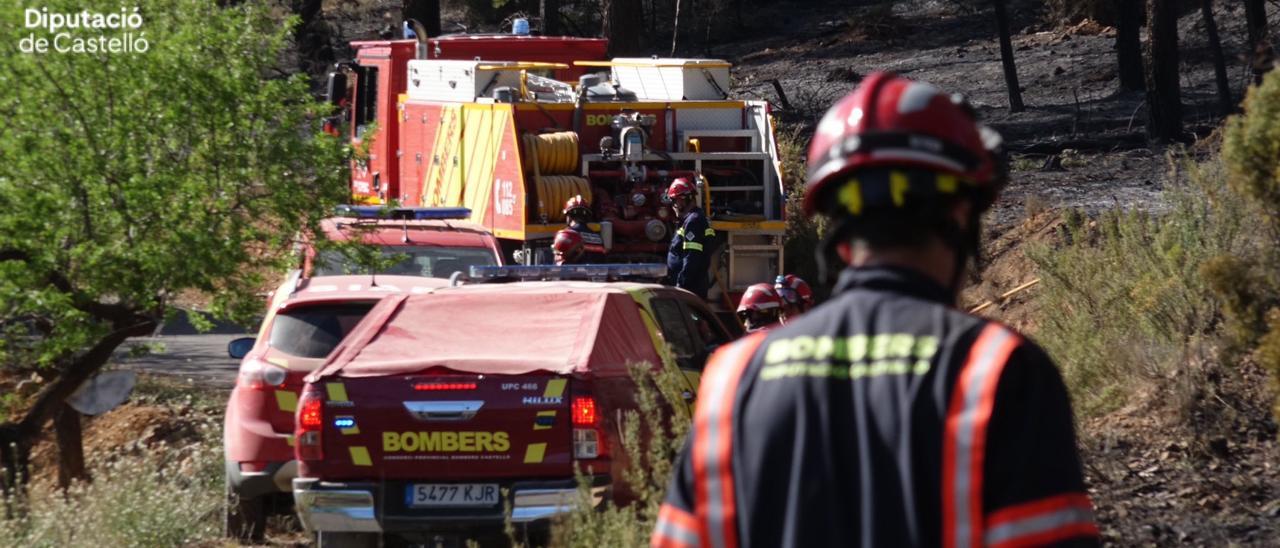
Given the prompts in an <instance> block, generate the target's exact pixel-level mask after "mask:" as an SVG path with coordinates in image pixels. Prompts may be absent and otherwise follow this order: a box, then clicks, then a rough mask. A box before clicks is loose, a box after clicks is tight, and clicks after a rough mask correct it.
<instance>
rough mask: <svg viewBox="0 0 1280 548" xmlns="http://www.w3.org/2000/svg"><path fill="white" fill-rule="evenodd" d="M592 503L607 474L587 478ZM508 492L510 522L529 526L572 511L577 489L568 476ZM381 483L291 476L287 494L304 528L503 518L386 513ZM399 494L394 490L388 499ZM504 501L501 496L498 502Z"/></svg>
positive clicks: (399, 526) (412, 526) (484, 523)
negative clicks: (331, 480) (564, 478)
mask: <svg viewBox="0 0 1280 548" xmlns="http://www.w3.org/2000/svg"><path fill="white" fill-rule="evenodd" d="M592 485H593V487H592V488H591V497H592V499H593V500H592V505H599V504H600V503H601V502H602V501H603V500H604V498H605V497H607V496H608V491H609V487H608V485H609V478H608V476H594V477H593V478H592ZM503 487H504V488H505V489H506V490H507V492H508V493H510V494H509V495H508V497H507V499H508V500H509V502H510V507H511V521H512V522H513V523H516V524H518V525H524V526H528V525H532V524H535V523H539V522H546V521H547V520H550V519H551V518H554V517H556V516H559V515H563V514H567V513H570V512H572V511H573V507H574V500H575V499H576V498H577V497H578V488H577V485H576V484H575V483H574V481H573V480H572V479H570V480H563V481H527V482H514V483H510V484H507V485H504V486H503ZM384 488H385V486H384V485H383V484H380V483H374V482H326V481H320V480H318V479H316V478H295V479H294V480H293V499H294V504H295V507H296V509H297V512H298V518H299V519H300V520H301V521H302V525H303V527H305V528H306V529H307V530H308V531H333V532H369V533H376V532H405V531H423V530H433V529H455V530H456V529H459V528H460V527H461V528H464V529H469V528H488V527H496V528H498V529H501V528H502V526H503V525H504V523H505V521H506V519H505V518H506V517H505V515H504V513H503V512H502V511H501V509H494V510H489V511H483V512H480V513H473V514H467V513H458V512H450V513H447V514H445V513H441V514H436V515H433V514H427V513H416V514H412V515H411V514H408V513H400V512H390V513H389V512H388V511H387V508H385V507H384V506H385V504H384V503H385V501H386V500H387V498H386V497H385V496H383V491H384ZM399 498H401V497H400V496H399V495H395V496H393V497H392V500H398V499H399ZM505 505H506V501H504V506H505ZM389 514H390V515H389Z"/></svg>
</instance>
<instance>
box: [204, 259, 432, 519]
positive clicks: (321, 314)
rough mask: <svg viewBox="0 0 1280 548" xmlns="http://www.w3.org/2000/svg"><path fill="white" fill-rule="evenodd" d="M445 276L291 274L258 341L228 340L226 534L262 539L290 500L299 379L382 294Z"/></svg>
mask: <svg viewBox="0 0 1280 548" xmlns="http://www.w3.org/2000/svg"><path fill="white" fill-rule="evenodd" d="M447 283H448V281H446V280H441V279H438V278H425V277H410V276H377V277H373V276H326V277H322V278H302V279H290V280H288V281H286V282H285V283H284V284H283V285H281V286H280V287H279V288H278V289H276V291H274V292H273V294H272V295H273V298H272V303H271V306H270V307H268V310H267V315H266V317H265V318H264V319H263V321H262V328H261V330H260V331H259V333H258V336H257V337H256V338H250V337H246V338H241V339H236V340H234V341H231V344H230V345H229V346H228V353H229V354H230V355H231V357H233V358H238V359H241V360H242V361H241V362H240V372H239V374H238V375H237V377H236V386H235V389H234V390H232V391H231V397H230V398H229V399H228V400H227V411H226V415H225V424H224V428H223V443H224V452H225V456H226V485H227V499H228V505H227V507H226V516H225V518H226V532H227V534H228V535H229V536H233V537H239V538H241V539H244V540H261V539H262V535H263V533H264V532H265V528H266V518H267V514H268V513H269V511H270V510H272V509H274V508H276V507H278V506H283V507H287V506H288V505H287V504H278V503H279V501H278V500H277V499H279V498H280V497H281V496H283V497H285V499H284V500H285V501H288V495H289V492H290V482H291V480H293V477H294V474H295V472H296V470H297V463H296V462H295V461H294V459H293V430H294V427H293V420H294V412H295V410H296V409H295V408H296V406H297V401H298V394H299V392H300V391H301V390H302V379H303V377H305V376H307V374H309V373H311V372H312V371H314V370H315V369H316V368H317V367H319V366H320V365H321V364H323V363H324V359H325V357H326V356H328V355H329V351H330V350H333V348H334V347H335V346H337V345H338V342H339V341H341V340H342V338H343V337H344V336H345V335H346V334H347V333H348V332H350V331H351V329H352V328H354V327H355V326H356V325H357V324H358V323H359V322H360V319H361V318H362V317H364V315H365V313H366V312H368V311H369V309H371V308H373V307H374V305H375V304H377V302H378V300H379V299H381V298H382V297H383V296H384V295H388V294H392V293H400V294H412V293H414V292H425V291H427V290H428V289H430V288H434V287H440V286H442V285H445V284H447Z"/></svg>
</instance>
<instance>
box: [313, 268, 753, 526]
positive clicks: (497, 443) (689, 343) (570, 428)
mask: <svg viewBox="0 0 1280 548" xmlns="http://www.w3.org/2000/svg"><path fill="white" fill-rule="evenodd" d="M502 268H510V267H502ZM736 327H737V326H734V328H735V329H736ZM736 335H737V333H736V332H731V331H729V330H727V329H726V328H725V327H724V326H723V325H722V324H721V323H720V322H719V321H718V320H717V319H716V317H715V316H714V315H713V314H712V313H711V311H710V310H709V309H707V308H706V305H705V304H704V303H702V302H701V301H700V300H699V299H698V298H697V297H695V296H693V295H692V294H690V293H688V292H685V291H681V290H677V289H673V288H669V287H663V286H659V285H651V284H637V283H592V282H564V281H555V282H517V283H509V284H477V285H465V286H461V287H446V288H440V289H435V290H431V291H429V292H427V293H426V294H421V295H393V296H388V297H386V298H384V299H383V300H382V301H380V302H379V303H378V305H377V306H375V307H374V308H373V309H372V310H370V312H369V314H368V315H366V316H365V319H364V320H363V321H362V322H361V323H360V324H359V325H357V326H356V327H355V329H353V330H352V332H351V334H350V335H349V336H348V337H347V338H346V339H345V340H344V341H343V342H342V343H341V344H340V345H339V346H338V348H336V349H335V350H334V352H333V353H332V354H330V356H329V359H328V361H327V362H326V363H325V364H324V365H323V366H321V367H320V368H319V369H317V370H316V371H315V372H314V373H312V374H311V375H309V376H308V377H307V379H306V380H307V384H306V386H305V388H304V389H303V392H302V397H301V399H300V400H299V402H298V415H297V421H296V423H297V430H296V432H295V439H296V440H297V442H296V445H295V451H296V454H297V458H298V460H299V469H298V477H297V478H296V479H295V480H294V482H293V494H294V500H295V503H296V508H297V511H298V514H299V517H300V518H301V520H302V523H303V525H304V526H305V527H306V528H307V529H308V530H311V531H316V532H318V538H319V541H320V543H321V545H322V546H323V545H325V544H342V545H376V543H377V542H378V540H379V536H380V535H382V534H392V535H394V536H397V537H401V538H403V539H404V540H408V541H410V542H429V543H432V544H434V543H436V542H439V541H440V540H441V539H451V540H450V541H449V542H450V544H452V543H454V542H459V541H460V540H461V539H462V538H484V537H485V536H486V535H494V534H501V531H502V528H503V524H504V521H505V519H506V517H507V514H506V512H505V511H504V509H506V508H510V511H511V514H510V517H511V519H512V521H514V522H515V523H516V524H518V525H522V526H525V527H528V526H533V527H532V528H533V529H535V530H537V529H542V527H541V526H542V525H545V524H546V522H547V520H549V519H550V518H552V517H555V516H556V515H558V514H561V513H563V512H565V511H567V510H568V509H569V508H570V502H569V500H570V498H571V497H573V496H575V493H576V491H575V489H576V483H575V480H574V469H575V466H578V467H581V469H583V470H589V471H590V472H589V477H590V479H591V481H592V485H594V486H595V489H594V494H595V495H596V496H597V497H606V496H609V495H610V493H611V492H614V493H616V492H618V489H617V488H618V485H615V482H618V481H619V480H620V479H621V478H620V472H621V469H620V467H621V465H622V463H623V462H625V459H626V455H624V454H622V451H623V449H622V445H621V443H620V441H619V432H620V424H619V420H618V419H619V417H620V416H621V412H622V411H623V410H627V409H634V408H635V407H636V404H635V401H634V390H635V385H634V381H633V380H632V379H631V377H630V374H629V372H628V364H633V363H641V362H647V363H650V364H654V365H655V367H666V368H672V369H674V368H679V369H682V370H684V371H686V372H687V373H696V372H697V371H699V370H700V369H701V366H702V363H703V362H704V361H705V359H706V356H707V355H708V353H709V352H710V350H712V349H714V347H716V346H718V345H721V344H724V343H726V342H728V341H729V340H731V339H732V338H733V337H734V336H736ZM689 382H690V387H689V390H690V392H693V391H694V387H695V386H696V382H697V380H696V375H694V376H692V377H690V380H689Z"/></svg>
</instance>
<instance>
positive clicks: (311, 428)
mask: <svg viewBox="0 0 1280 548" xmlns="http://www.w3.org/2000/svg"><path fill="white" fill-rule="evenodd" d="M323 429H324V393H323V392H321V390H320V387H319V386H317V385H314V384H308V385H307V387H306V388H304V389H303V391H302V398H301V400H300V401H299V402H298V420H297V427H296V428H295V429H294V448H295V452H296V453H297V456H298V459H299V460H323V459H324V448H323V446H322V444H321V441H322V436H321V432H322V431H323Z"/></svg>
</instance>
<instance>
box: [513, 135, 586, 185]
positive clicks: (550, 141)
mask: <svg viewBox="0 0 1280 548" xmlns="http://www.w3.org/2000/svg"><path fill="white" fill-rule="evenodd" d="M523 139H524V151H525V155H524V169H525V171H534V170H535V169H536V171H537V173H539V174H546V175H571V174H573V173H574V172H575V171H577V169H578V134H577V133H575V132H572V131H558V132H555V133H543V134H541V135H535V134H533V133H526V134H524V138H523ZM535 160H536V161H537V165H536V166H535V165H534V161H535Z"/></svg>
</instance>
